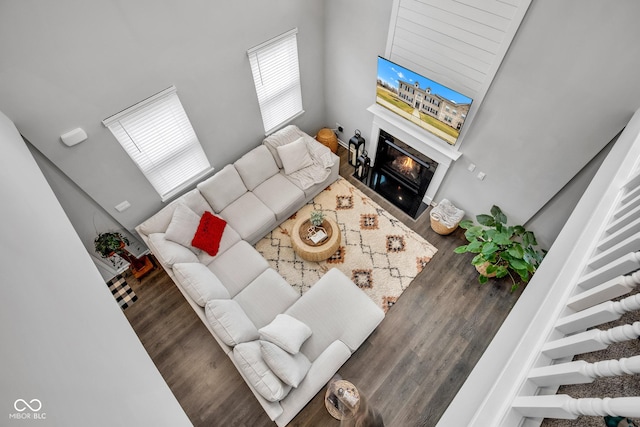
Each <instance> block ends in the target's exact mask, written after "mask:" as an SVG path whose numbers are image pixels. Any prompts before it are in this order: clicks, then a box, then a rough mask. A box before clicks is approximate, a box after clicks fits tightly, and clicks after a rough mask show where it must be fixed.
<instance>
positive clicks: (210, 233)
mask: <svg viewBox="0 0 640 427" xmlns="http://www.w3.org/2000/svg"><path fill="white" fill-rule="evenodd" d="M226 225H227V221H225V220H224V219H222V218H220V217H217V216H215V215H213V214H212V213H211V212H209V211H207V212H205V213H204V214H203V215H202V218H200V224H198V230H197V231H196V234H195V236H193V240H192V241H191V245H192V246H193V247H194V248H198V249H202V250H203V251H205V252H206V253H208V254H209V255H211V256H215V255H216V254H217V253H218V248H219V247H220V240H221V239H222V232H223V231H224V227H225V226H226Z"/></svg>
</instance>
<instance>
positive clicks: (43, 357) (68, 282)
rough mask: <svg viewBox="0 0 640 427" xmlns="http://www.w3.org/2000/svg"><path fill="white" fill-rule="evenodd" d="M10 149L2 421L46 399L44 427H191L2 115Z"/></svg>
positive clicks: (2, 258)
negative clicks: (21, 406) (19, 403)
mask: <svg viewBox="0 0 640 427" xmlns="http://www.w3.org/2000/svg"><path fill="white" fill-rule="evenodd" d="M0 143H1V144H2V150H3V151H2V156H0V180H1V181H2V182H3V183H4V184H3V185H2V186H0V199H1V200H2V206H3V208H2V222H0V236H1V237H0V271H2V286H0V299H1V300H2V310H0V341H1V342H2V345H1V346H0V360H2V364H1V365H0V403H1V404H0V408H2V413H1V414H0V417H2V419H3V420H4V421H3V423H2V424H3V425H13V424H16V425H17V424H19V423H21V422H23V421H18V420H11V419H10V418H9V417H10V415H11V414H15V413H17V412H18V411H16V410H15V409H14V402H15V401H16V400H17V399H24V400H25V401H27V402H30V401H31V400H32V399H38V400H40V402H41V403H42V408H41V409H40V411H39V412H37V414H38V415H39V416H43V414H45V415H44V416H45V417H46V420H44V421H43V420H40V421H38V422H36V423H40V424H42V425H49V426H86V425H92V426H105V427H106V426H109V427H110V426H115V425H136V426H161V425H164V426H186V425H190V422H189V420H188V418H187V417H186V415H185V413H184V411H183V410H182V408H181V407H180V405H179V404H178V402H177V400H176V399H175V397H174V396H173V394H172V393H171V391H170V390H169V387H168V386H167V384H166V383H165V382H164V380H163V379H162V377H161V376H160V373H159V372H158V370H157V369H156V367H155V365H154V364H153V362H152V361H151V359H150V358H149V356H148V355H147V353H146V351H145V350H144V348H143V347H142V344H141V343H140V341H139V340H138V338H137V337H136V335H135V333H134V332H133V330H132V329H131V326H130V325H129V323H128V322H127V320H126V318H125V317H124V315H123V313H122V311H121V310H120V308H119V307H118V305H117V303H116V301H115V299H114V298H113V296H112V295H111V293H110V292H109V290H108V288H107V286H106V284H105V283H104V281H103V280H102V278H101V277H100V274H99V273H98V271H97V270H96V267H95V266H94V265H93V263H92V262H91V260H90V259H89V255H88V254H87V252H86V250H85V248H84V246H83V245H82V243H81V242H80V239H79V238H78V236H77V235H76V234H75V232H74V229H73V227H72V226H71V224H70V222H69V220H68V219H67V217H66V216H65V213H64V211H63V210H62V208H61V206H60V204H59V203H58V201H57V200H56V197H55V196H54V194H53V192H52V191H51V188H50V187H49V186H48V184H47V181H46V180H45V178H44V176H43V175H42V173H41V172H40V170H39V169H38V166H37V165H36V163H35V161H34V159H33V157H32V156H31V154H30V152H29V150H28V149H27V147H26V145H25V144H24V142H23V141H22V139H21V137H20V135H19V134H18V131H17V130H16V128H15V126H13V124H12V123H11V121H10V120H9V119H8V118H7V117H6V116H5V115H3V114H2V113H0ZM35 405H36V404H35V403H34V406H35ZM23 413H29V414H30V415H31V416H33V414H32V413H31V411H29V410H27V411H26V412H23ZM36 423H34V424H36ZM29 425H33V424H31V423H29Z"/></svg>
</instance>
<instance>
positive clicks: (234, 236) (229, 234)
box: [198, 224, 242, 265]
mask: <svg viewBox="0 0 640 427" xmlns="http://www.w3.org/2000/svg"><path fill="white" fill-rule="evenodd" d="M240 240H242V239H241V238H240V235H239V234H238V232H237V231H236V230H234V229H233V227H231V226H230V225H229V224H227V225H226V227H224V231H223V232H222V238H221V239H220V246H219V247H218V253H217V254H216V255H215V256H211V255H209V254H208V253H206V252H205V251H200V253H199V254H198V259H199V260H200V262H201V263H203V264H204V265H209V264H210V263H211V262H212V261H213V260H214V259H216V258H217V257H219V256H220V254H222V253H224V252H225V251H226V250H227V249H229V248H230V247H231V246H233V245H235V244H236V243H238V242H239V241H240Z"/></svg>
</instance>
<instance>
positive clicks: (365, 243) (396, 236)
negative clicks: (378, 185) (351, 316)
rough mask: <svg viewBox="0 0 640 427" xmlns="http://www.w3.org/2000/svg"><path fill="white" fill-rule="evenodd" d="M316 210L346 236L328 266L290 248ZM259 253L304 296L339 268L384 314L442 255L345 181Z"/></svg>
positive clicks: (267, 241)
mask: <svg viewBox="0 0 640 427" xmlns="http://www.w3.org/2000/svg"><path fill="white" fill-rule="evenodd" d="M313 210H320V211H323V212H324V214H325V216H327V217H329V218H332V219H333V220H334V221H335V222H336V223H337V224H338V226H339V227H340V231H341V233H342V241H341V243H340V248H339V249H338V251H337V252H336V253H335V254H334V255H333V256H332V257H331V258H329V259H327V260H326V261H321V262H311V261H305V260H303V259H302V258H300V257H299V256H298V255H297V254H296V253H295V252H294V250H293V248H292V246H291V239H290V238H289V233H290V232H291V230H292V228H293V225H294V223H295V222H296V219H297V218H302V217H304V218H309V214H310V212H311V211H313ZM255 247H256V249H257V250H258V251H259V252H260V253H261V254H262V255H263V256H264V257H265V258H266V259H267V261H268V262H269V264H270V265H271V267H273V268H274V269H275V270H276V271H278V272H279V273H280V274H281V275H282V276H283V277H284V278H285V279H286V280H287V281H288V282H289V283H290V284H291V285H292V286H293V287H294V288H296V289H297V290H298V291H299V292H300V294H301V295H302V294H303V293H304V292H305V291H307V290H308V289H309V288H310V287H311V286H313V284H314V283H316V282H317V281H318V279H319V278H320V277H321V276H322V275H323V274H324V273H325V272H326V271H328V270H330V269H331V268H334V267H335V268H338V269H339V270H341V271H342V272H343V273H345V274H346V275H347V276H348V277H350V278H351V280H353V282H354V283H355V284H356V285H358V286H359V287H360V288H361V289H362V290H363V291H364V292H365V293H366V294H367V295H369V297H371V299H373V301H374V302H375V303H376V304H378V305H379V306H380V307H382V308H383V310H384V311H385V313H386V312H387V310H388V309H389V308H390V307H391V306H392V305H393V304H394V303H395V302H396V301H397V299H398V298H399V297H400V295H401V294H402V292H404V290H405V289H407V287H408V286H409V285H410V284H411V282H412V281H413V279H414V278H415V277H416V275H417V274H418V273H420V272H421V271H422V270H423V269H424V268H425V266H426V265H427V263H428V262H429V261H430V260H431V257H432V256H433V255H434V254H435V253H436V252H437V249H436V248H435V246H433V245H432V244H430V243H429V242H427V241H426V240H425V239H424V238H422V237H421V236H420V235H419V234H417V233H415V232H414V231H412V230H411V229H409V228H408V227H407V226H405V225H404V224H403V223H402V222H400V221H399V220H398V219H396V218H395V217H393V216H392V215H391V214H390V213H389V212H387V211H385V210H384V209H382V208H381V207H380V206H379V205H378V204H376V203H375V202H373V201H372V200H371V199H370V198H368V197H367V196H366V195H365V194H363V193H362V192H361V191H360V190H358V189H357V188H355V187H354V186H353V185H351V184H350V183H349V182H348V181H347V180H346V179H344V178H342V177H340V178H338V180H337V181H336V182H334V183H333V184H331V185H330V186H329V187H327V188H326V189H325V190H324V191H322V192H321V193H320V194H318V195H317V196H316V197H315V198H314V199H313V201H311V202H309V203H308V204H307V205H305V206H304V207H303V208H301V209H300V210H299V211H298V212H296V213H295V214H294V215H293V216H292V217H291V218H289V219H287V220H286V221H285V222H283V223H282V224H281V225H280V226H279V227H277V228H276V229H275V230H273V231H272V232H270V233H269V234H268V235H267V236H265V237H264V238H263V239H262V240H260V241H259V242H258V243H257V244H256V246H255Z"/></svg>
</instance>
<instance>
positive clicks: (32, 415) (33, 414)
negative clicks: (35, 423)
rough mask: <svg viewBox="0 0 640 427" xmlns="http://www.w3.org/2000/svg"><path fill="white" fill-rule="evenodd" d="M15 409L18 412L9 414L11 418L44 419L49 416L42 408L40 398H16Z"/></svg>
mask: <svg viewBox="0 0 640 427" xmlns="http://www.w3.org/2000/svg"><path fill="white" fill-rule="evenodd" d="M13 409H15V410H16V411H17V412H14V413H11V414H9V419H10V420H44V419H46V418H47V413H46V412H40V411H41V410H42V402H41V401H40V399H31V400H29V401H27V400H25V399H16V401H15V402H13Z"/></svg>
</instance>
